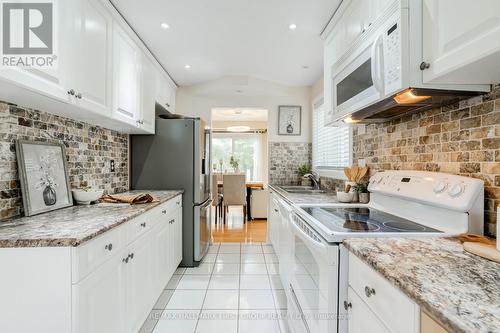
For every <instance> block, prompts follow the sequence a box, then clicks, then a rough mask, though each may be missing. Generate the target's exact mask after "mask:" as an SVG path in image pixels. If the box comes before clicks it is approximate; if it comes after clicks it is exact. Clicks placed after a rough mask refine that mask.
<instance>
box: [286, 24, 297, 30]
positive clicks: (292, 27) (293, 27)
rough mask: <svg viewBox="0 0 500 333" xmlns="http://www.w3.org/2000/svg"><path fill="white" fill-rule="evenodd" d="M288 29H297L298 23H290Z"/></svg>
mask: <svg viewBox="0 0 500 333" xmlns="http://www.w3.org/2000/svg"><path fill="white" fill-rule="evenodd" d="M288 29H290V30H295V29H297V25H296V24H295V23H292V24H290V25H289V26H288Z"/></svg>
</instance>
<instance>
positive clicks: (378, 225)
mask: <svg viewBox="0 0 500 333" xmlns="http://www.w3.org/2000/svg"><path fill="white" fill-rule="evenodd" d="M303 209H304V210H305V211H306V213H308V214H309V215H311V216H312V217H314V218H315V219H316V220H318V221H319V222H320V223H321V224H323V225H324V226H326V227H327V228H329V229H330V230H332V231H333V232H335V231H337V232H407V233H426V232H435V233H439V232H441V231H439V230H436V229H433V228H430V227H426V226H424V225H422V224H418V223H416V222H412V221H410V220H407V219H404V218H401V217H398V216H394V215H391V214H388V213H384V212H381V211H379V210H376V209H373V208H368V207H352V208H351V207H339V208H333V207H303Z"/></svg>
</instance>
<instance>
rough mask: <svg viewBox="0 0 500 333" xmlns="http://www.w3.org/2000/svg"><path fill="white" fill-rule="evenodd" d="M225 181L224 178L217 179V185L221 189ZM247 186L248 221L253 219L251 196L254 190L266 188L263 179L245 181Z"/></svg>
mask: <svg viewBox="0 0 500 333" xmlns="http://www.w3.org/2000/svg"><path fill="white" fill-rule="evenodd" d="M223 184H224V182H223V181H222V180H219V181H217V187H218V188H219V189H220V188H222V187H223ZM245 187H246V190H247V195H246V200H247V221H252V210H251V200H250V199H251V197H252V190H253V189H257V190H263V189H264V182H263V181H254V180H250V181H246V182H245Z"/></svg>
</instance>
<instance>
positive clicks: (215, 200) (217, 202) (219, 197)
mask: <svg viewBox="0 0 500 333" xmlns="http://www.w3.org/2000/svg"><path fill="white" fill-rule="evenodd" d="M218 179H219V176H218V175H217V174H213V175H212V189H211V194H212V206H214V207H215V224H217V220H218V218H221V219H222V202H223V201H224V196H223V194H222V193H219V185H218Z"/></svg>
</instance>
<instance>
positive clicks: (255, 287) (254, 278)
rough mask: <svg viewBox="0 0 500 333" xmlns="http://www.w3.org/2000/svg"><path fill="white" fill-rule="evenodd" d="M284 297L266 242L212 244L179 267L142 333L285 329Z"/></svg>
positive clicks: (285, 331)
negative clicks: (191, 264) (192, 263)
mask: <svg viewBox="0 0 500 333" xmlns="http://www.w3.org/2000/svg"><path fill="white" fill-rule="evenodd" d="M285 312H286V297H285V291H284V290H283V286H282V285H281V282H280V278H279V275H278V265H277V257H276V255H275V254H274V250H273V248H272V246H271V245H268V244H250V245H249V244H235V243H223V244H220V245H219V244H216V245H213V246H211V247H210V250H209V254H207V257H206V258H205V260H204V261H203V263H202V264H201V265H200V266H199V267H197V268H187V269H186V268H178V269H177V270H176V272H175V275H174V276H173V277H172V279H171V280H170V282H169V283H168V284H167V286H166V288H165V290H164V291H163V293H162V294H161V296H160V298H159V299H158V301H157V302H156V305H155V306H154V307H153V310H152V311H151V313H150V315H149V317H148V318H147V320H146V321H145V322H144V325H143V326H142V328H141V333H151V332H153V333H171V332H176V333H214V332H217V333H226V332H227V333H247V332H248V333H250V332H252V333H255V332H265V333H288V327H287V324H286V319H285V318H284V316H283V317H281V316H282V315H283V313H285Z"/></svg>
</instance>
